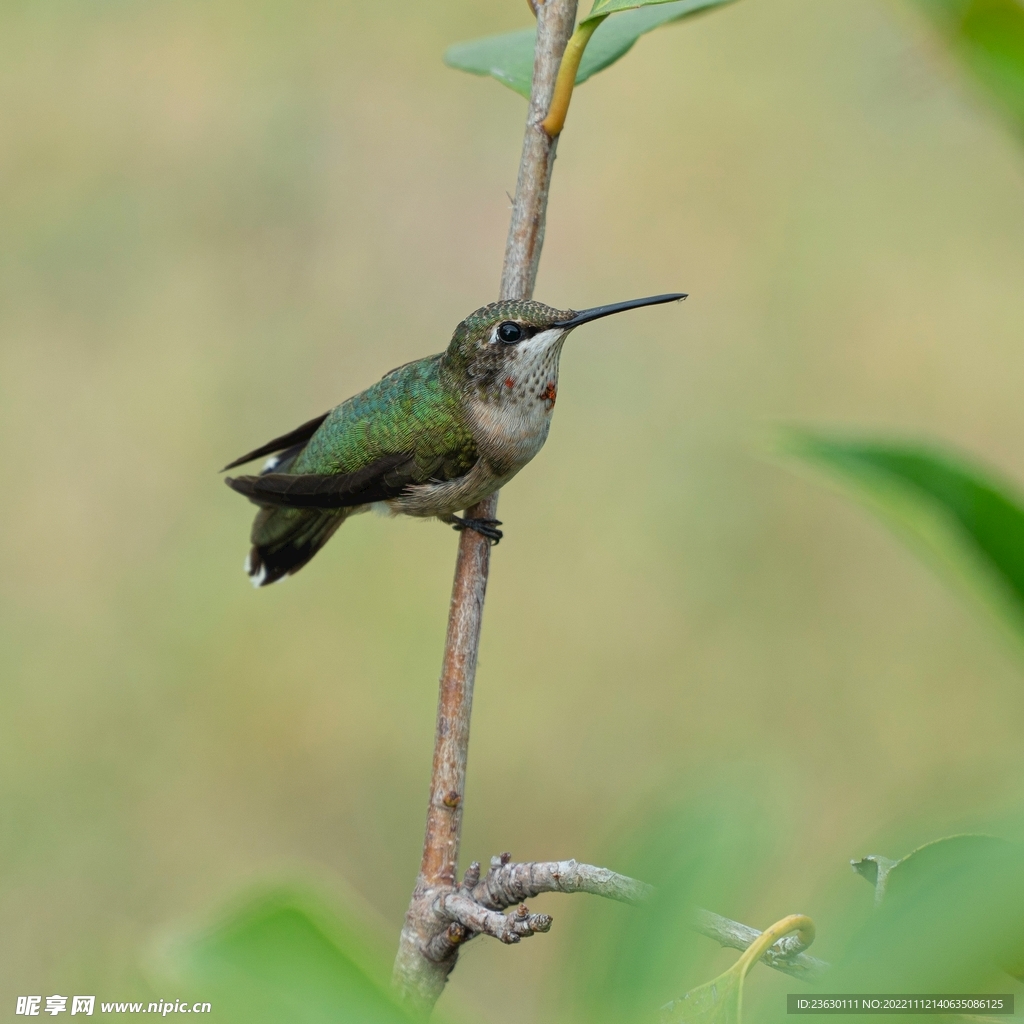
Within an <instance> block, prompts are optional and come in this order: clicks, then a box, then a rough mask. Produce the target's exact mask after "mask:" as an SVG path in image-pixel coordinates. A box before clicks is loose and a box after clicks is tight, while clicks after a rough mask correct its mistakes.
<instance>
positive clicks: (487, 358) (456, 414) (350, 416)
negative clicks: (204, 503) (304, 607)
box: [224, 293, 686, 587]
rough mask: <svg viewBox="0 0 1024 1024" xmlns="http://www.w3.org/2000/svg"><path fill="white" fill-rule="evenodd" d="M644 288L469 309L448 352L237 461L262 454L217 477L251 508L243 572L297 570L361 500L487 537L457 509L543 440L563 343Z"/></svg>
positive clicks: (493, 530)
mask: <svg viewBox="0 0 1024 1024" xmlns="http://www.w3.org/2000/svg"><path fill="white" fill-rule="evenodd" d="M685 298H686V295H685V294H683V293H672V294H668V295H652V296H650V297H648V298H645V299H631V300H629V301H627V302H615V303H612V304H611V305H607V306H595V307H594V308H592V309H584V310H580V311H578V312H577V311H576V310H572V309H553V308H552V307H551V306H545V305H544V304H543V303H541V302H534V301H533V300H505V301H502V302H492V303H490V305H487V306H483V307H481V308H480V309H478V310H476V312H474V313H470V315H469V316H467V317H466V319H465V320H463V321H462V323H460V324H459V326H458V327H456V328H455V333H454V334H453V335H452V340H451V343H450V344H449V345H448V348H447V349H445V351H444V352H440V353H438V354H437V355H433V356H427V357H425V358H423V359H416V360H414V361H413V362H411V363H405V364H404V365H402V366H399V367H398V368H397V369H394V370H392V371H391V372H390V373H387V374H385V375H384V377H382V378H381V380H379V381H378V382H377V383H376V384H374V385H372V386H371V387H369V388H367V389H366V390H365V391H362V392H360V393H359V394H358V395H355V396H353V397H352V398H349V399H348V400H347V401H345V402H342V403H341V405H339V406H336V407H335V408H334V409H332V410H330V412H326V413H324V414H323V415H322V416H317V417H316V418H314V419H311V420H309V421H308V422H306V423H303V424H302V426H300V427H296V428H295V430H293V431H291V432H290V433H288V434H283V435H282V436H281V437H276V438H274V440H273V441H268V442H267V443H266V444H264V445H261V446H260V447H259V448H256V449H254V450H253V451H251V452H248V453H246V454H245V455H243V456H241V458H238V459H235V460H234V462H231V463H229V464H228V465H227V466H225V467H224V470H229V469H234V468H235V467H236V466H241V465H244V464H245V463H247V462H251V461H253V460H254V459H259V458H263V457H264V456H270V457H269V458H268V459H267V461H266V463H265V464H264V465H263V467H262V470H261V471H260V473H259V474H258V475H255V476H236V477H227V478H226V479H225V483H226V484H227V485H228V486H229V487H231V488H232V489H233V490H235V491H238V493H239V494H244V495H245V496H246V497H247V498H249V500H250V501H252V502H253V503H254V504H255V505H258V506H259V512H257V513H256V519H255V521H254V522H253V525H252V533H251V542H252V548H251V550H250V551H249V555H248V557H247V558H246V561H245V571H246V573H247V574H248V576H249V578H250V580H251V581H252V584H253V586H256V587H262V586H266V585H267V584H269V583H274V582H276V581H277V580H280V579H282V578H283V577H285V576H290V575H292V574H293V573H295V572H298V570H299V569H301V568H302V567H303V566H304V565H305V564H306V563H307V562H308V561H309V560H310V559H311V558H312V557H313V556H314V555H315V554H316V553H317V552H318V551H319V550H320V548H322V547H323V546H324V544H326V543H327V541H328V540H330V538H331V536H332V535H333V534H334V531H335V530H337V529H338V527H339V526H341V524H342V523H343V522H345V520H346V519H348V518H349V516H352V515H355V514H356V513H358V512H366V511H367V510H369V509H371V508H372V509H376V510H378V511H382V512H386V513H390V514H391V515H399V514H401V515H407V516H418V517H436V518H437V519H439V520H440V521H441V522H443V523H447V524H449V525H450V526H452V527H453V528H454V529H455V530H460V531H461V530H474V531H476V532H477V533H479V534H481V535H482V536H484V537H486V538H487V539H488V540H489V541H491V542H492V543H494V544H496V543H497V542H498V541H500V540H501V538H502V532H501V530H499V529H498V527H500V526H501V525H502V523H501V521H500V520H497V519H476V518H472V517H464V516H459V515H457V514H456V513H458V512H460V511H463V510H465V509H469V508H471V507H472V506H473V505H475V504H476V503H477V502H478V501H482V500H483V499H484V498H486V497H487V496H488V495H489V494H492V493H493V492H494V491H496V490H498V489H499V488H500V487H504V485H505V484H506V483H508V481H509V480H511V479H512V477H514V476H515V475H516V473H518V472H519V470H521V469H522V468H523V467H524V466H525V465H526V464H527V463H528V462H529V461H530V460H531V459H532V458H533V457H534V456H535V455H536V454H537V453H538V452H539V451H540V450H541V448H542V447H543V445H544V442H545V441H546V440H547V436H548V430H549V428H550V426H551V414H552V412H553V410H554V408H555V399H556V398H557V397H558V361H559V357H560V356H561V353H562V345H563V344H564V343H565V339H566V338H567V337H568V336H569V333H570V331H573V330H575V328H577V327H579V326H580V325H581V324H586V323H590V322H591V321H592V320H598V319H600V318H601V317H605V316H610V315H611V314H613V313H621V312H623V311H624V310H627V309H636V308H637V307H639V306H653V305H657V304H659V303H663V302H675V301H677V300H680V299H685Z"/></svg>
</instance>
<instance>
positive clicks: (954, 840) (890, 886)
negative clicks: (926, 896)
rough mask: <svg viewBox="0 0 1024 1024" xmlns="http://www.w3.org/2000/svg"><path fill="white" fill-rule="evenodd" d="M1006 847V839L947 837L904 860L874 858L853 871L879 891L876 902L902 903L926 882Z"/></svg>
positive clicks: (968, 835)
mask: <svg viewBox="0 0 1024 1024" xmlns="http://www.w3.org/2000/svg"><path fill="white" fill-rule="evenodd" d="M1006 844H1007V840H1005V839H999V838H998V837H996V836H987V835H982V834H965V835H956V836H945V837H943V838H942V839H935V840H933V841H932V842H930V843H925V844H924V846H919V847H918V848H917V849H916V850H912V851H911V852H910V853H908V854H907V855H906V856H905V857H903V858H901V859H900V860H889V858H888V857H882V856H880V855H878V854H871V855H869V856H867V857H864V858H862V859H861V860H859V861H852V862H851V863H852V867H853V870H854V871H856V872H857V874H859V875H861V876H862V877H863V878H865V879H866V880H867V881H869V882H870V883H871V884H872V885H873V886H874V887H875V901H876V903H881V902H882V899H883V897H884V896H885V895H886V894H887V893H894V894H895V898H897V899H899V898H901V894H905V893H907V892H909V891H910V890H911V889H913V888H914V887H915V886H917V885H920V884H922V881H924V880H931V879H934V878H935V877H936V876H937V875H938V874H939V873H940V872H942V871H951V870H959V869H960V867H961V866H962V865H965V864H970V863H971V862H972V861H973V860H974V859H976V858H977V857H978V856H979V855H980V854H984V853H986V852H988V851H989V850H991V849H995V848H997V847H998V848H1002V847H1005V846H1006Z"/></svg>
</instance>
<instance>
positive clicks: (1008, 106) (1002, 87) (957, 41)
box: [919, 0, 1024, 135]
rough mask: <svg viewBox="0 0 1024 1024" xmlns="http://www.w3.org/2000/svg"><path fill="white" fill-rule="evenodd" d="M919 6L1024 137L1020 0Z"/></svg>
mask: <svg viewBox="0 0 1024 1024" xmlns="http://www.w3.org/2000/svg"><path fill="white" fill-rule="evenodd" d="M919 6H920V8H921V9H922V10H923V11H924V12H925V13H926V14H927V15H928V16H929V17H930V18H931V19H932V21H933V22H934V23H935V24H936V25H937V26H938V28H939V31H940V32H941V34H942V35H943V37H944V38H945V40H946V42H947V43H948V44H949V46H950V47H951V49H952V50H953V52H954V53H956V54H957V56H958V57H959V58H960V59H961V60H962V61H963V63H964V64H965V65H966V66H967V67H968V68H969V69H970V70H971V71H972V72H973V73H974V75H975V76H976V77H977V78H978V80H979V81H980V82H981V83H982V84H983V85H984V86H985V87H986V88H987V89H988V90H989V92H990V93H991V95H992V97H993V98H994V99H995V101H996V103H997V104H998V105H999V107H1000V108H1001V109H1002V110H1003V112H1004V114H1006V115H1007V116H1008V117H1009V118H1010V120H1011V122H1012V123H1013V124H1014V126H1015V127H1016V128H1017V130H1018V131H1019V132H1020V133H1021V134H1022V135H1024V5H1022V4H1021V3H1020V0H919Z"/></svg>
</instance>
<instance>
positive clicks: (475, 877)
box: [462, 860, 480, 889]
mask: <svg viewBox="0 0 1024 1024" xmlns="http://www.w3.org/2000/svg"><path fill="white" fill-rule="evenodd" d="M479 881H480V861H478V860H475V861H473V863H472V864H470V865H469V867H468V868H466V873H465V874H464V875H463V876H462V888H463V889H472V888H473V887H474V886H475V885H476V884H477V882H479Z"/></svg>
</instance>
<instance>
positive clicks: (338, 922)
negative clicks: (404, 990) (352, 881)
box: [172, 891, 410, 1024]
mask: <svg viewBox="0 0 1024 1024" xmlns="http://www.w3.org/2000/svg"><path fill="white" fill-rule="evenodd" d="M374 940H375V936H373V935H372V934H369V933H368V931H367V929H366V928H365V927H363V926H360V925H359V924H357V923H354V922H346V921H345V920H343V919H342V918H341V917H339V916H338V915H336V914H335V913H333V912H332V911H330V910H327V909H326V908H325V907H324V905H323V904H322V903H321V902H320V901H319V900H317V899H316V898H315V897H312V896H309V895H306V894H297V893H295V892H291V891H273V892H269V893H266V894H263V895H259V896H257V897H255V898H254V899H251V900H250V901H249V902H247V903H246V904H245V905H243V906H242V907H241V908H240V909H238V910H236V911H234V912H232V913H230V914H229V915H227V916H226V918H225V919H224V920H223V921H222V922H221V923H220V924H218V925H216V926H215V927H213V928H211V929H209V930H208V931H207V932H205V933H204V934H201V935H199V936H196V937H192V938H190V939H186V940H182V941H180V942H178V943H177V944H176V946H175V948H174V949H173V950H172V958H173V959H172V963H173V967H174V972H175V974H176V975H177V976H178V977H179V978H180V980H181V981H182V982H183V983H184V984H187V985H188V987H189V988H190V989H191V990H192V991H193V992H194V993H195V998H196V999H201V1000H204V1001H209V1002H212V1003H213V1004H214V1012H215V1013H216V1014H217V1018H218V1020H225V1021H238V1022H239V1024H242V1022H245V1024H262V1022H266V1024H280V1022H281V1021H285V1020H287V1021H289V1024H328V1022H333V1024H337V1022H339V1021H345V1022H348V1021H352V1022H356V1021H358V1022H360V1024H409V1020H410V1018H409V1016H407V1014H406V1013H405V1012H404V1011H403V1010H402V1009H401V1008H400V1007H398V1006H397V1005H396V1004H395V1003H394V1002H393V1001H392V999H391V997H390V995H389V994H388V992H387V987H386V985H387V981H386V978H387V964H386V961H385V959H384V955H383V950H381V951H380V952H379V953H378V954H377V955H376V956H375V955H374V954H373V953H372V952H370V950H371V949H372V948H373V947H374V946H375V945H376V943H375V941H374Z"/></svg>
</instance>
